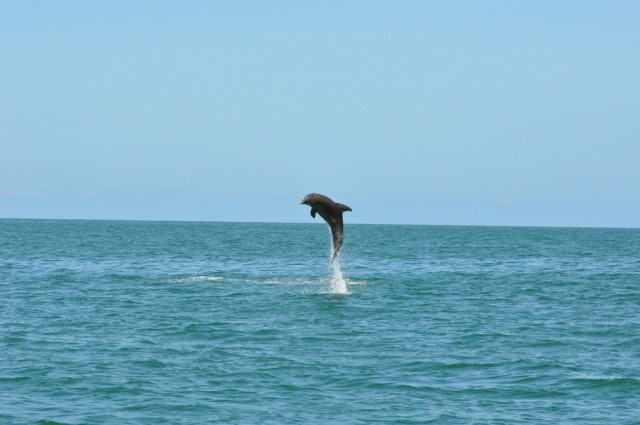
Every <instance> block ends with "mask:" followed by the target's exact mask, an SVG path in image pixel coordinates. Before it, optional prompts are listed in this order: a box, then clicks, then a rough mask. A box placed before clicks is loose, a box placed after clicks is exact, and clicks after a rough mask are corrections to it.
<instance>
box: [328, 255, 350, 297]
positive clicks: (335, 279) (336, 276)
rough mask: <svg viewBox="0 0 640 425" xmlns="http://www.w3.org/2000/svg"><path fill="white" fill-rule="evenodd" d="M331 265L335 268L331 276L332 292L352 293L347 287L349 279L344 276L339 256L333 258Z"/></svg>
mask: <svg viewBox="0 0 640 425" xmlns="http://www.w3.org/2000/svg"><path fill="white" fill-rule="evenodd" d="M331 267H332V268H333V276H332V277H331V288H330V293H332V294H350V292H349V290H348V289H347V281H346V280H345V279H344V277H343V276H342V269H341V268H340V257H339V256H336V257H335V258H333V259H332V260H331Z"/></svg>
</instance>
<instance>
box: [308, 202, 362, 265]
mask: <svg viewBox="0 0 640 425" xmlns="http://www.w3.org/2000/svg"><path fill="white" fill-rule="evenodd" d="M300 204H304V205H309V206H310V207H311V217H313V218H316V212H317V213H318V214H320V217H322V218H323V219H324V221H326V222H327V224H328V225H329V227H331V235H332V236H333V252H332V253H331V259H332V260H333V259H335V258H336V256H337V255H338V252H340V247H341V246H342V242H343V239H344V236H343V235H344V232H343V224H342V213H343V212H345V211H351V208H349V207H348V206H346V205H343V204H339V203H337V202H333V200H331V199H330V198H329V197H327V196H324V195H320V194H319V193H310V194H308V195H307V196H305V197H304V199H303V200H302V201H300Z"/></svg>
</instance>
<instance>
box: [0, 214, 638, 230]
mask: <svg viewBox="0 0 640 425" xmlns="http://www.w3.org/2000/svg"><path fill="white" fill-rule="evenodd" d="M0 220H15V221H18V220H25V221H28V220H31V221H121V222H149V223H150V222H156V223H224V224H311V225H323V224H325V223H324V222H321V221H316V222H303V221H232V220H188V219H146V218H140V219H135V218H42V217H40V218H36V217H0ZM347 225H356V226H431V227H505V228H513V227H515V228H541V229H545V228H551V229H620V230H638V229H640V227H624V226H562V225H531V224H437V223H430V224H426V223H362V222H351V223H345V226H347Z"/></svg>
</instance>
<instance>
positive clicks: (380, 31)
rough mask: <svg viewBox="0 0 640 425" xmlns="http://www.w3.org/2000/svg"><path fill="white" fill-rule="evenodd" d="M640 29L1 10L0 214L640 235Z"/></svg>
mask: <svg viewBox="0 0 640 425" xmlns="http://www.w3.org/2000/svg"><path fill="white" fill-rule="evenodd" d="M639 19H640V2H637V1H628V2H625V1H560V2H559V1H528V2H521V1H482V2H478V1H334V2H332V1H324V2H311V1H299V0H298V1H255V2H252V1H243V2H236V1H219V2H209V1H179V2H178V1H174V2H170V1H90V0H86V1H55V2H47V1H21V0H13V1H12V0H0V70H1V71H0V75H1V77H2V84H1V85H0V217H5V218H8V217H31V218H99V219H148V220H154V219H169V220H212V221H215V220H224V221H278V222H310V221H312V219H311V218H310V217H309V212H308V208H304V207H302V206H299V205H298V204H297V201H298V200H299V199H301V198H302V197H303V196H304V195H305V194H306V193H308V192H320V193H324V194H326V195H329V196H330V197H332V198H334V199H335V200H337V201H339V202H342V203H345V204H347V205H350V206H351V207H352V208H353V212H352V213H348V214H349V216H348V217H346V218H345V220H346V222H347V223H348V222H352V223H415V224H470V225H476V224H477V225H543V226H621V227H639V226H640V214H639V213H638V212H639V209H640V166H638V163H639V162H640V161H639V159H640V25H638V20H639Z"/></svg>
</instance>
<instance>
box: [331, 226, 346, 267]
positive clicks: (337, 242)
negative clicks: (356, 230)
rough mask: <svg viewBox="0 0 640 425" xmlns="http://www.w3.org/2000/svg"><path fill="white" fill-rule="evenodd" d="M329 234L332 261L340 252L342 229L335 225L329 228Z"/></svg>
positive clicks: (342, 239)
mask: <svg viewBox="0 0 640 425" xmlns="http://www.w3.org/2000/svg"><path fill="white" fill-rule="evenodd" d="M331 235H332V236H333V251H332V252H331V261H333V260H335V258H336V257H337V256H338V254H339V253H340V248H341V247H342V242H343V241H344V236H343V234H342V231H340V230H339V229H337V228H335V227H334V228H332V229H331Z"/></svg>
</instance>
